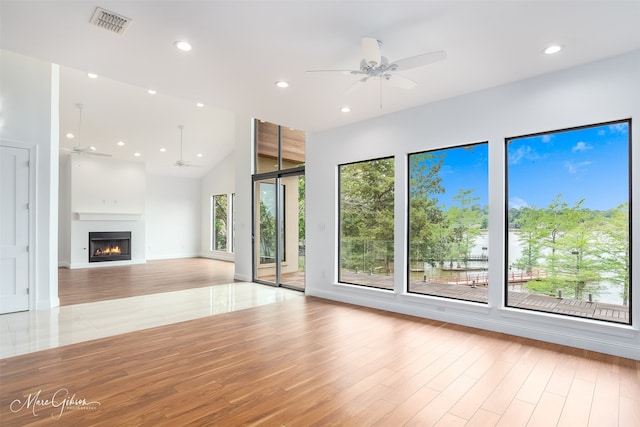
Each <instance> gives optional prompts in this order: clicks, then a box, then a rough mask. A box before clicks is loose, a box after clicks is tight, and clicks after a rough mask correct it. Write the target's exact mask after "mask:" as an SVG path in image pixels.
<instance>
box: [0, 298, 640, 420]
mask: <svg viewBox="0 0 640 427" xmlns="http://www.w3.org/2000/svg"><path fill="white" fill-rule="evenodd" d="M0 384H1V387H0V388H1V390H0V424H2V425H3V426H28V425H53V424H55V425H82V426H85V425H98V426H101V425H104V426H114V425H127V426H136V425H151V426H159V425H171V426H177V425H207V426H238V425H263V426H282V425H286V426H308V425H317V426H327V425H344V426H384V427H388V426H401V425H408V426H434V425H438V426H462V425H469V426H471V425H482V426H489V425H501V426H509V427H514V426H525V425H528V426H545V427H546V426H637V425H638V420H640V361H634V360H629V359H624V358H619V357H613V356H606V355H602V354H598V353H593V352H589V351H583V350H577V349H574V348H569V347H563V346H559V345H553V344H548V343H542V342H538V341H532V340H528V339H524V338H518V337H513V336H507V335H503V334H499V333H494V332H489V331H483V330H476V329H472V328H467V327H462V326H456V325H450V324H446V323H442V322H437V321H431V320H427V319H422V318H415V317H411V316H405V315H399V314H394V313H388V312H383V311H378V310H373V309H368V308H364V307H357V306H351V305H346V304H341V303H335V302H331V301H326V300H322V299H317V298H312V297H305V298H296V299H294V300H289V301H284V302H280V303H274V304H270V305H265V306H260V307H256V308H252V309H247V310H242V311H237V312H232V313H226V314H221V315H217V316H213V317H208V318H203V319H198V320H192V321H188V322H182V323H178V324H173V325H168V326H163V327H158V328H153V329H148V330H144V331H139V332H134V333H128V334H123V335H118V336H114V337H109V338H103V339H98V340H94V341H89V342H85V343H80V344H74V345H70V346H65V347H59V348H56V349H51V350H46V351H41V352H37V353H32V354H28V355H24V356H19V357H14V358H8V359H3V360H0ZM65 390H66V391H65ZM57 391H58V394H57V395H56V397H54V394H55V393H56V392H57ZM72 395H75V397H73V398H71V396H72ZM36 396H37V398H38V399H39V400H38V401H37V402H36V401H35V400H34V399H35V398H36ZM30 398H31V400H29V399H30ZM65 398H66V399H65ZM47 399H48V400H49V401H48V402H47ZM85 401H86V402H85ZM28 402H31V404H28ZM61 403H65V404H66V406H63V405H61ZM52 417H59V419H56V420H52V419H51V418H52Z"/></svg>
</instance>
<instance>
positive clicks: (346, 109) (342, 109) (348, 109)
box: [340, 106, 351, 113]
mask: <svg viewBox="0 0 640 427" xmlns="http://www.w3.org/2000/svg"><path fill="white" fill-rule="evenodd" d="M340 111H342V112H343V113H348V112H350V111H351V108H349V107H347V106H344V107H342V108H341V109H340Z"/></svg>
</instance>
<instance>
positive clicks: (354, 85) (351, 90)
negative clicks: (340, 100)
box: [344, 76, 369, 95]
mask: <svg viewBox="0 0 640 427" xmlns="http://www.w3.org/2000/svg"><path fill="white" fill-rule="evenodd" d="M368 80H369V77H368V76H367V77H363V78H361V79H358V80H356V81H355V82H354V83H353V84H352V85H351V86H349V88H348V89H347V90H346V92H345V93H344V94H345V95H348V94H350V93H351V92H353V91H354V90H355V89H357V88H359V87H360V86H362V83H366V82H367V81H368Z"/></svg>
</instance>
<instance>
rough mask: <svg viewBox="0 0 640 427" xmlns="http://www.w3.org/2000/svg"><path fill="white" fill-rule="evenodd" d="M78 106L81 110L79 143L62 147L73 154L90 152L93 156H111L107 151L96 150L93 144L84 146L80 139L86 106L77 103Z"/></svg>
mask: <svg viewBox="0 0 640 427" xmlns="http://www.w3.org/2000/svg"><path fill="white" fill-rule="evenodd" d="M76 107H78V110H79V120H78V145H77V146H74V147H71V148H64V147H63V148H62V150H64V151H68V152H70V153H71V154H81V155H84V154H88V155H91V156H101V157H111V154H106V153H99V152H97V151H96V147H93V146H86V147H83V146H82V143H81V139H80V135H81V131H82V108H83V107H84V105H82V104H76Z"/></svg>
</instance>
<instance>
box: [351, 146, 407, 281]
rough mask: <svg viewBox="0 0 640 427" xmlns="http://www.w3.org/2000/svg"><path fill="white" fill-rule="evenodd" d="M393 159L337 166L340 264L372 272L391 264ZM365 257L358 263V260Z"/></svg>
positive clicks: (388, 269) (386, 268)
mask: <svg viewBox="0 0 640 427" xmlns="http://www.w3.org/2000/svg"><path fill="white" fill-rule="evenodd" d="M393 162H394V159H393V158H387V159H377V160H371V161H366V162H359V163H352V164H348V165H343V166H341V168H340V226H341V239H340V240H341V244H342V245H343V250H342V253H343V255H346V258H345V259H343V260H342V262H343V263H346V265H343V267H347V266H348V268H353V266H355V265H362V268H364V269H367V270H369V271H373V270H374V269H375V268H376V267H377V262H379V261H380V262H382V264H383V268H384V269H385V270H386V272H390V271H391V270H392V264H393V236H394V234H393V229H394V185H395V175H394V163H393ZM361 259H364V261H363V262H362V263H361V262H360V260H361Z"/></svg>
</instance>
